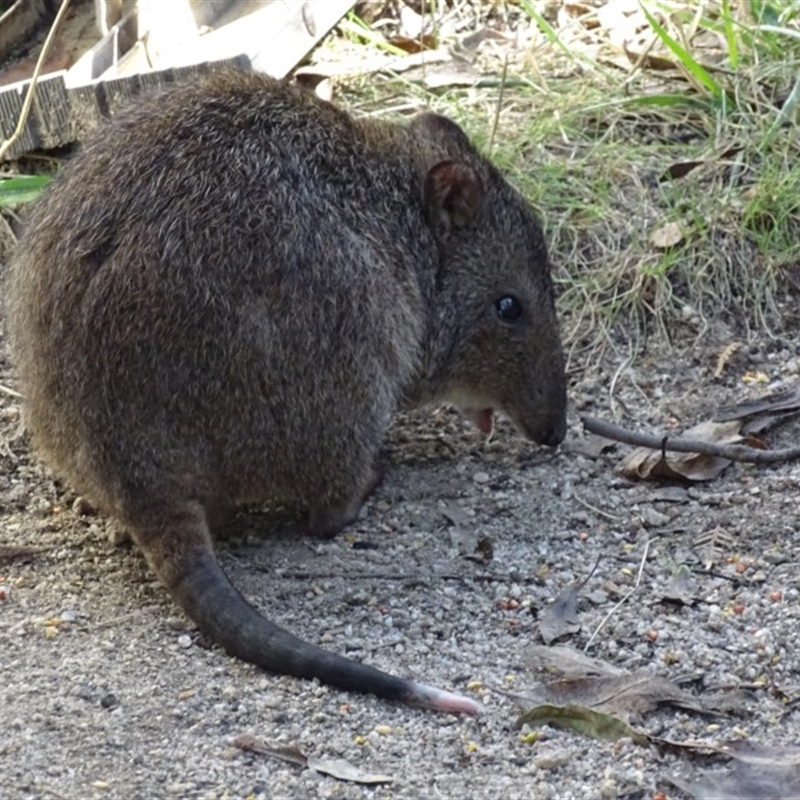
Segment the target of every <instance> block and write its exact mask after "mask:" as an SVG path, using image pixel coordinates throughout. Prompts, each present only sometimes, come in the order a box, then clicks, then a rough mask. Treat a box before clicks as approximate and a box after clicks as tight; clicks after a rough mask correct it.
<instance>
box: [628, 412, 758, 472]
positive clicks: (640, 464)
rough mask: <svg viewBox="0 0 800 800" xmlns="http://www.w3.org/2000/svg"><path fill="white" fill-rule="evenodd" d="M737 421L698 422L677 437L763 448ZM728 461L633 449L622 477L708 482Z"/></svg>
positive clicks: (648, 449)
mask: <svg viewBox="0 0 800 800" xmlns="http://www.w3.org/2000/svg"><path fill="white" fill-rule="evenodd" d="M740 428H741V421H740V420H730V421H728V422H711V421H706V422H701V423H700V424H699V425H695V426H694V427H693V428H690V429H689V430H687V431H685V432H684V433H682V434H681V438H684V439H697V440H699V441H703V442H713V443H715V444H741V443H745V444H748V445H750V446H751V447H759V446H760V447H762V448H763V447H764V445H763V443H762V442H759V441H758V440H757V439H753V438H748V437H744V436H742V435H741V434H740V433H739V431H740ZM730 463H731V462H730V459H727V458H720V457H719V456H709V455H703V454H700V453H674V452H668V453H662V452H661V451H658V450H651V449H650V448H647V447H639V448H637V449H636V450H634V451H633V452H632V453H631V454H630V455H629V456H628V457H627V458H626V459H625V460H624V461H623V463H622V466H621V470H622V474H623V475H625V477H626V478H630V479H631V480H649V479H652V478H665V479H672V480H674V479H685V480H690V481H710V480H713V479H714V478H716V477H717V476H718V475H719V474H720V473H721V472H722V471H723V470H724V469H725V468H726V467H727V466H728V465H729V464H730Z"/></svg>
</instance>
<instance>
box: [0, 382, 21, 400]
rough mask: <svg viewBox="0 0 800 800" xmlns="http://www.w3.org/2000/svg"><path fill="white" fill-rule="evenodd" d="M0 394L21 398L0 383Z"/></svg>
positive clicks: (18, 394)
mask: <svg viewBox="0 0 800 800" xmlns="http://www.w3.org/2000/svg"><path fill="white" fill-rule="evenodd" d="M0 392H2V393H3V394H7V395H8V396H9V397H22V395H21V394H20V393H19V392H17V391H15V390H14V389H12V388H11V387H10V386H5V385H4V384H2V383H0Z"/></svg>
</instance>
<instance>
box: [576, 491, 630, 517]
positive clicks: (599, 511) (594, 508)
mask: <svg viewBox="0 0 800 800" xmlns="http://www.w3.org/2000/svg"><path fill="white" fill-rule="evenodd" d="M572 496H573V497H574V498H575V499H576V500H577V501H578V502H579V503H580V504H581V505H582V506H583V507H584V508H588V509H589V510H590V511H594V513H595V514H600V516H601V517H605V518H606V519H610V520H613V521H614V522H618V521H619V520H621V519H623V517H618V516H616V515H614V514H609V512H608V511H603V509H602V508H598V507H597V506H593V505H592V504H591V503H590V502H589V501H588V500H584V499H583V498H582V497H581V496H580V495H579V494H578V493H577V492H573V493H572Z"/></svg>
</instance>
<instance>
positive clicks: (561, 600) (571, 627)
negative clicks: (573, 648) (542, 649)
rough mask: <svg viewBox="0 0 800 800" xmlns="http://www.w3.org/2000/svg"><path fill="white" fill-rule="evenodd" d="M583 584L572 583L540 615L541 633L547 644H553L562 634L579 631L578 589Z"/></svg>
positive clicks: (566, 634)
mask: <svg viewBox="0 0 800 800" xmlns="http://www.w3.org/2000/svg"><path fill="white" fill-rule="evenodd" d="M581 585H582V584H577V585H572V586H570V587H568V588H567V589H565V590H564V591H563V592H561V594H559V595H558V597H556V599H555V600H553V602H552V603H550V605H549V606H545V609H544V611H542V613H541V614H540V615H539V633H540V634H541V637H542V639H543V640H544V643H545V644H551V643H552V642H554V641H555V640H556V639H560V638H561V637H562V636H568V635H569V634H572V633H577V632H578V631H579V630H580V629H581V626H580V623H579V622H578V590H579V589H580V587H581Z"/></svg>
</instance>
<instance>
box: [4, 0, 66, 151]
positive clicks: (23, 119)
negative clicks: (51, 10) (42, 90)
mask: <svg viewBox="0 0 800 800" xmlns="http://www.w3.org/2000/svg"><path fill="white" fill-rule="evenodd" d="M68 7H69V0H61V7H60V8H59V9H58V14H56V18H55V19H54V20H53V24H52V25H51V26H50V30H49V32H48V34H47V38H46V39H45V40H44V44H43V45H42V52H41V53H39V59H38V60H37V62H36V67H35V68H34V70H33V75H32V76H31V82H30V83H29V84H28V91H27V93H26V94H25V102H24V103H23V104H22V111H20V114H19V120H18V121H17V127H16V129H15V131H14V133H12V134H11V136H9V137H8V139H6V140H5V142H3V144H2V145H1V146H0V161H2V160H3V159H4V158H5V155H6V153H7V152H8V151H9V150H10V149H11V146H12V145H13V144H14V143H15V142H16V141H17V139H19V137H20V136H22V133H23V131H24V130H25V124H26V123H27V121H28V115H29V114H30V112H31V106H32V105H33V99H34V97H35V96H36V84H37V82H38V80H39V73H40V72H41V71H42V67H43V66H44V60H45V58H47V53H48V51H49V50H50V45H51V44H52V43H53V39H55V36H56V31H57V30H58V27H59V25H61V20H62V19H64V15H65V14H66V13H67V8H68Z"/></svg>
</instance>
